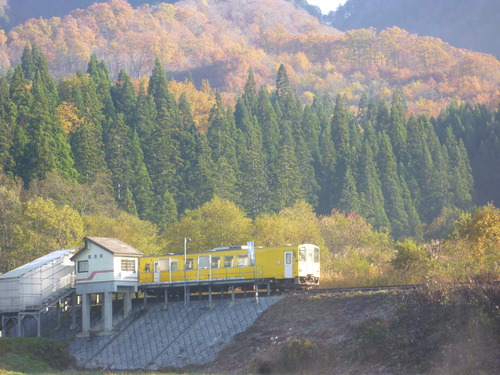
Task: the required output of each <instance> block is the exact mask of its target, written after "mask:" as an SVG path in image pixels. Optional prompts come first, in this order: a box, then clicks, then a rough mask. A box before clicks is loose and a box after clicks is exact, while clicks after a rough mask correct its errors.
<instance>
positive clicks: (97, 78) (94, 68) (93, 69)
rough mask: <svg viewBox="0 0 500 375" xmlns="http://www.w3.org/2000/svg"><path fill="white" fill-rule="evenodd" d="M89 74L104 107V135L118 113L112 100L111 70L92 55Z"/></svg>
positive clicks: (88, 69) (88, 68)
mask: <svg viewBox="0 0 500 375" xmlns="http://www.w3.org/2000/svg"><path fill="white" fill-rule="evenodd" d="M87 74H89V75H90V77H92V79H93V80H94V82H95V85H96V92H97V97H98V99H99V101H100V102H101V103H102V105H103V107H102V113H103V115H104V122H103V131H104V134H106V131H107V125H108V124H109V123H110V122H111V121H112V119H113V118H114V116H115V113H116V111H115V108H114V105H113V100H112V98H111V78H110V77H109V70H108V67H107V66H106V64H105V63H104V61H98V60H97V56H96V55H95V54H92V55H91V56H90V61H89V64H88V67H87Z"/></svg>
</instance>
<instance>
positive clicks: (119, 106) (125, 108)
mask: <svg viewBox="0 0 500 375" xmlns="http://www.w3.org/2000/svg"><path fill="white" fill-rule="evenodd" d="M111 96H112V98H113V104H114V107H115V110H116V112H117V113H123V114H124V116H125V123H126V124H127V125H128V126H129V127H132V126H133V123H134V116H135V111H136V106H137V97H136V95H135V90H134V85H133V84H132V80H131V79H130V76H129V75H128V74H127V73H126V72H125V71H124V70H123V69H122V70H120V73H119V74H118V79H117V81H116V82H115V84H114V86H112V87H111Z"/></svg>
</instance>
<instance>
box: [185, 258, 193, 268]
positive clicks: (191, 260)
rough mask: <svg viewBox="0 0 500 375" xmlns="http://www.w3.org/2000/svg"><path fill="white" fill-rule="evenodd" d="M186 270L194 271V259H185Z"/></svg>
mask: <svg viewBox="0 0 500 375" xmlns="http://www.w3.org/2000/svg"><path fill="white" fill-rule="evenodd" d="M186 269H187V270H192V269H194V259H193V258H187V259H186Z"/></svg>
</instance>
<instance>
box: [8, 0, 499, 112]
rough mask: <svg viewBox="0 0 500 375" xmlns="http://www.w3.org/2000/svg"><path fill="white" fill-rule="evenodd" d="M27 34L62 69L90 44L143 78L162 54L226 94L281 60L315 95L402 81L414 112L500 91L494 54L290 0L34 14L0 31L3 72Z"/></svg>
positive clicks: (268, 73) (193, 1)
mask: <svg viewBox="0 0 500 375" xmlns="http://www.w3.org/2000/svg"><path fill="white" fill-rule="evenodd" d="M28 42H29V43H31V44H36V45H37V46H38V48H39V49H40V50H41V51H42V52H43V53H44V54H45V55H46V57H47V61H48V66H49V69H50V70H51V71H52V72H53V74H55V75H56V76H57V77H61V76H64V75H68V74H73V73H74V72H75V71H77V70H78V69H80V70H85V69H86V65H87V63H88V61H89V59H90V55H91V54H92V53H95V54H96V55H97V57H98V58H99V59H102V60H103V61H104V62H105V63H106V65H107V66H108V68H109V70H110V73H111V77H112V78H116V77H117V74H118V72H119V70H120V69H125V70H126V71H127V72H128V73H129V74H130V75H131V76H132V77H143V76H147V75H148V74H149V73H150V72H151V70H152V68H153V62H154V59H155V57H156V56H158V57H159V58H160V61H161V62H162V65H163V67H164V68H165V69H166V70H167V71H168V72H170V74H169V76H172V75H173V76H175V77H186V76H187V75H188V74H189V72H192V73H193V78H194V80H195V83H196V84H197V85H198V86H199V85H200V82H201V80H202V79H208V80H209V81H210V82H211V84H212V86H213V87H216V88H219V89H220V90H221V91H222V92H223V93H225V96H224V97H225V98H226V99H227V98H228V97H232V96H234V94H235V93H236V94H237V93H241V90H242V87H243V85H244V82H245V79H246V74H247V72H248V69H249V68H252V69H253V70H254V72H255V78H256V81H257V83H259V84H260V83H263V82H266V83H267V84H270V85H272V84H273V81H274V74H275V72H276V68H277V66H279V64H285V65H286V66H287V71H288V75H289V78H290V81H291V82H292V83H293V84H294V86H296V87H297V89H298V92H299V94H300V97H301V100H302V101H303V102H307V101H309V103H310V100H311V98H312V96H313V94H325V93H336V92H338V91H339V90H342V91H343V92H344V94H345V96H346V98H347V100H348V102H349V103H350V104H356V103H357V102H358V101H359V99H360V97H361V96H362V94H367V95H368V96H379V97H382V98H384V99H386V100H390V98H391V95H392V91H393V90H396V89H397V90H398V91H400V92H402V93H403V94H404V96H405V98H406V99H407V102H408V107H409V109H410V110H411V111H414V112H417V113H422V112H423V113H428V114H433V115H437V114H438V113H439V111H440V110H441V109H443V108H444V107H445V106H446V105H448V104H449V103H450V102H451V100H452V99H453V98H460V99H463V100H470V101H472V102H476V103H483V104H486V105H487V106H488V107H489V108H490V109H493V108H494V107H495V105H496V104H497V103H498V98H499V95H500V94H499V91H498V87H499V86H500V78H499V76H500V73H499V72H500V63H499V62H498V60H496V59H495V58H493V57H492V56H488V55H483V54H477V53H474V52H470V51H465V50H459V49H456V48H454V47H452V46H450V45H448V44H446V43H444V42H442V41H441V40H439V39H435V38H430V37H417V36H415V35H410V34H409V33H408V32H406V31H404V30H402V29H399V28H390V29H387V30H382V31H380V32H379V33H378V34H377V33H375V32H374V31H372V30H353V31H349V32H347V33H345V35H340V33H339V32H338V31H336V30H335V29H333V28H330V27H327V26H325V25H321V24H320V23H319V22H318V21H317V19H315V18H314V17H312V16H309V15H308V14H307V13H305V12H304V11H303V10H301V9H299V8H296V7H295V6H294V5H293V4H292V3H290V2H286V1H284V0H275V1H264V0H250V1H243V0H232V1H216V0H206V1H201V0H183V1H180V2H178V3H176V4H175V6H174V5H169V4H161V5H158V6H145V7H140V8H138V9H134V8H132V7H131V6H130V4H128V3H127V2H125V1H122V0H112V1H110V2H107V3H100V4H94V5H92V6H90V7H89V8H88V9H86V10H77V11H73V12H71V13H70V15H68V16H65V17H63V18H52V19H48V20H44V19H38V20H30V21H28V22H26V23H25V24H23V25H20V26H18V27H16V28H14V29H13V30H12V31H10V32H9V33H8V34H6V35H5V36H3V38H0V43H1V44H0V67H1V68H2V70H3V71H4V72H6V70H7V69H8V68H11V67H13V66H15V65H16V64H17V63H18V62H19V60H20V57H21V55H22V51H23V50H24V48H25V46H26V44H27V43H28Z"/></svg>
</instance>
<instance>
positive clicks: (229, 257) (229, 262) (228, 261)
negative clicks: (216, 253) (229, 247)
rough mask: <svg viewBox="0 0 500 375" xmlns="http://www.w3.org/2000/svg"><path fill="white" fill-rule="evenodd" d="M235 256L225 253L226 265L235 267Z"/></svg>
mask: <svg viewBox="0 0 500 375" xmlns="http://www.w3.org/2000/svg"><path fill="white" fill-rule="evenodd" d="M233 260H234V256H232V255H224V267H226V268H231V267H233Z"/></svg>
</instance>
